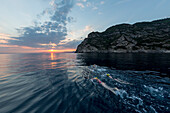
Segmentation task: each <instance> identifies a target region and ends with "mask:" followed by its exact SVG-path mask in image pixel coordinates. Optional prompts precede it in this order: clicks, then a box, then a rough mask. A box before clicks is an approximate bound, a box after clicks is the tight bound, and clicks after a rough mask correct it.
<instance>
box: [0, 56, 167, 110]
mask: <svg viewBox="0 0 170 113" xmlns="http://www.w3.org/2000/svg"><path fill="white" fill-rule="evenodd" d="M94 64H96V65H95V66H94ZM106 74H110V76H111V77H112V79H111V78H109V77H108V76H106ZM88 77H90V78H94V77H98V78H99V79H100V80H101V81H102V82H103V83H104V84H105V85H106V87H104V86H102V85H101V84H100V83H99V82H97V81H95V80H94V79H93V80H92V79H87V78H88ZM119 112H126V113H128V112H129V113H132V112H133V113H145V112H146V113H147V112H149V113H157V112H158V113H168V112H169V113H170V54H144V53H134V54H131V53H126V54H76V53H41V54H0V113H119Z"/></svg>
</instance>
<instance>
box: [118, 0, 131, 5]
mask: <svg viewBox="0 0 170 113" xmlns="http://www.w3.org/2000/svg"><path fill="white" fill-rule="evenodd" d="M130 1H131V0H119V1H118V2H117V3H115V5H120V4H124V3H127V2H130Z"/></svg>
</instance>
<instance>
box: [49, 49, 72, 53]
mask: <svg viewBox="0 0 170 113" xmlns="http://www.w3.org/2000/svg"><path fill="white" fill-rule="evenodd" d="M73 51H75V49H64V50H54V49H50V50H48V52H50V53H55V52H56V53H60V52H73Z"/></svg>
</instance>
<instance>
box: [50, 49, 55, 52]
mask: <svg viewBox="0 0 170 113" xmlns="http://www.w3.org/2000/svg"><path fill="white" fill-rule="evenodd" d="M48 51H49V52H56V50H54V49H50V50H48Z"/></svg>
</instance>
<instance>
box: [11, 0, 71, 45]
mask: <svg viewBox="0 0 170 113" xmlns="http://www.w3.org/2000/svg"><path fill="white" fill-rule="evenodd" d="M50 5H51V6H53V7H52V8H53V9H52V10H49V12H50V13H48V14H49V19H50V20H49V21H45V22H43V23H40V24H35V25H33V26H30V27H23V28H20V29H17V30H18V32H19V33H20V34H21V35H20V36H19V37H11V38H14V39H17V41H16V40H10V44H13V45H19V46H28V47H33V48H36V47H37V48H40V47H44V45H43V44H47V45H50V43H55V44H58V43H59V42H60V41H61V40H64V39H65V38H66V36H67V28H66V25H67V23H69V22H72V19H73V18H72V17H68V14H69V12H71V9H72V7H73V5H74V2H73V0H60V2H58V0H52V1H51V2H50ZM43 12H47V10H44V11H43ZM40 15H43V14H40ZM35 23H39V22H35ZM47 48H48V47H47Z"/></svg>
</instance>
